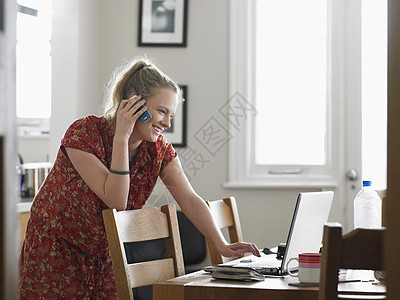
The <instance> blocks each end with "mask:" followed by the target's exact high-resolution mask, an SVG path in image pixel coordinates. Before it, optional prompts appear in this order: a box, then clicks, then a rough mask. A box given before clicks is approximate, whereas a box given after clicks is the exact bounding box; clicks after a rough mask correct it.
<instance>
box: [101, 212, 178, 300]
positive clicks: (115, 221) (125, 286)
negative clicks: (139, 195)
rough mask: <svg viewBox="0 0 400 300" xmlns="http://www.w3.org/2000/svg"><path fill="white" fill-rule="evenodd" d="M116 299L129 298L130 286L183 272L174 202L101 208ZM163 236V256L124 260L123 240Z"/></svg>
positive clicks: (167, 277)
mask: <svg viewBox="0 0 400 300" xmlns="http://www.w3.org/2000/svg"><path fill="white" fill-rule="evenodd" d="M103 219H104V225H105V228H106V234H107V239H108V245H109V249H110V253H111V259H112V264H113V269H114V274H115V281H116V284H117V291H118V298H119V299H133V293H132V288H135V287H140V286H147V285H152V284H154V283H155V282H157V281H163V280H167V279H171V278H173V277H176V276H181V275H184V274H185V271H184V264H183V255H182V248H181V240H180V236H179V227H178V220H177V216H176V208H175V205H164V206H162V207H161V211H160V210H159V209H157V208H155V207H149V208H143V209H138V210H127V211H119V212H118V211H117V210H115V209H107V210H104V211H103ZM161 238H162V239H165V245H166V249H167V251H166V252H167V258H165V259H161V260H152V261H146V262H140V263H133V264H128V263H127V259H126V254H125V248H124V243H131V242H141V241H148V240H155V239H161Z"/></svg>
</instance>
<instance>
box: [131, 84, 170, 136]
mask: <svg viewBox="0 0 400 300" xmlns="http://www.w3.org/2000/svg"><path fill="white" fill-rule="evenodd" d="M144 100H146V106H147V110H148V111H149V112H150V114H151V116H152V118H151V119H149V120H148V121H147V122H146V123H142V122H140V121H137V122H136V124H135V127H134V131H133V137H134V140H135V141H136V142H138V141H142V140H146V141H149V142H156V141H157V139H158V136H159V135H160V134H161V133H162V132H163V131H164V130H165V129H168V128H169V127H171V118H172V117H173V116H174V114H175V111H176V108H177V106H178V96H177V94H176V93H175V92H174V91H173V90H171V89H169V88H160V89H158V90H156V91H155V93H154V95H153V96H152V97H150V98H147V99H144Z"/></svg>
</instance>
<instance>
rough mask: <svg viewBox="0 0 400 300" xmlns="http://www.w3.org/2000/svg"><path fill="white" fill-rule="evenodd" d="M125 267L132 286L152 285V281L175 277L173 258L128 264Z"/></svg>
mask: <svg viewBox="0 0 400 300" xmlns="http://www.w3.org/2000/svg"><path fill="white" fill-rule="evenodd" d="M127 269H128V270H127V272H128V274H129V279H130V282H131V286H132V287H133V288H135V287H140V286H146V285H152V284H154V282H157V281H163V280H168V279H171V278H173V277H175V269H174V260H173V259H172V258H166V259H162V260H156V261H146V262H142V263H135V264H130V265H128V267H127ZM138 274H140V275H138Z"/></svg>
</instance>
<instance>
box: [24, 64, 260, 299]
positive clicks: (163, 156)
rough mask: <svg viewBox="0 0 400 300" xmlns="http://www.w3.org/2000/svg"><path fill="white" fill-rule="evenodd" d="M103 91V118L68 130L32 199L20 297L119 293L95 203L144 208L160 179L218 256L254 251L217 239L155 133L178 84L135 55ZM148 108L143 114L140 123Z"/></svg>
mask: <svg viewBox="0 0 400 300" xmlns="http://www.w3.org/2000/svg"><path fill="white" fill-rule="evenodd" d="M110 90H111V92H110V96H109V97H108V98H109V99H110V100H109V101H108V105H106V112H105V114H104V116H103V117H97V116H87V117H85V118H82V119H79V120H77V121H75V122H74V123H73V124H72V125H71V126H70V128H69V129H68V130H67V132H66V133H65V135H64V137H63V139H62V141H61V147H60V150H59V152H58V155H57V158H56V160H55V163H54V166H53V168H52V170H51V171H50V173H49V175H48V177H47V178H46V180H45V182H44V183H43V185H42V187H41V188H40V190H39V192H38V194H37V195H36V197H35V199H34V201H33V204H32V208H31V215H30V219H29V222H28V226H27V232H26V238H25V241H24V244H23V248H22V252H21V258H20V297H21V299H41V298H45V299H53V298H68V299H72V298H92V299H114V298H117V296H116V287H115V282H114V275H113V270H112V265H111V259H110V255H109V252H108V245H107V239H106V235H105V230H104V224H103V220H102V210H104V209H107V208H116V209H117V210H125V209H139V208H142V207H143V206H144V205H145V203H146V201H147V199H148V198H149V197H150V194H151V192H152V190H153V188H154V186H155V184H156V181H157V177H158V176H160V178H161V179H162V180H163V182H164V184H165V185H166V186H167V187H168V189H169V191H170V192H171V194H172V195H173V197H174V199H175V200H176V201H177V203H178V204H179V206H180V207H181V209H182V210H183V212H184V213H185V214H186V216H188V218H189V219H190V220H191V221H192V222H193V224H194V225H195V226H196V227H197V228H198V229H199V230H200V231H201V232H202V233H203V234H204V235H205V236H206V237H207V238H208V239H210V240H211V241H212V242H213V243H214V244H215V246H216V248H217V249H218V250H219V251H220V253H221V254H222V255H224V256H238V257H241V256H243V253H245V252H251V253H253V254H255V255H258V256H259V255H260V254H259V251H258V249H257V247H256V246H255V245H254V244H250V243H235V244H228V243H227V242H226V241H225V239H224V238H223V236H222V235H221V232H220V230H219V229H217V227H216V225H215V223H214V221H213V219H212V216H211V214H210V212H209V210H208V207H207V206H206V204H205V202H204V201H203V200H202V199H201V198H200V197H199V196H198V195H197V194H196V193H195V191H194V190H193V188H192V187H191V185H190V183H189V182H188V180H187V178H186V176H185V174H184V172H183V170H182V166H181V163H180V161H179V158H178V156H177V153H176V151H175V150H174V148H173V147H172V145H171V144H170V143H168V142H167V141H166V139H165V138H164V137H163V136H162V135H161V133H162V132H163V130H165V129H167V128H169V127H170V126H171V118H172V117H173V116H174V113H175V111H176V108H177V106H178V103H179V101H180V98H181V90H180V89H179V87H178V86H177V85H176V83H174V82H173V81H172V80H171V79H170V78H168V77H167V76H166V75H165V74H163V73H162V72H161V71H160V70H159V69H158V68H157V67H156V66H154V65H153V64H151V63H149V62H146V61H144V60H141V59H137V60H134V61H133V62H132V63H130V64H128V65H127V66H126V67H125V68H124V69H122V70H120V72H119V74H117V75H116V76H114V80H113V84H112V85H111V89H110ZM142 106H143V107H142ZM146 110H148V112H149V113H150V115H151V117H150V119H148V120H147V121H145V123H142V121H140V120H138V118H139V116H141V115H142V114H143V113H144V112H145V111H146Z"/></svg>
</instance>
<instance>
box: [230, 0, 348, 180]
mask: <svg viewBox="0 0 400 300" xmlns="http://www.w3.org/2000/svg"><path fill="white" fill-rule="evenodd" d="M345 5H346V4H345V1H330V3H329V4H328V6H329V15H328V19H329V23H330V26H332V24H333V23H334V22H335V20H336V22H335V26H334V27H333V26H332V30H330V31H331V32H330V33H328V52H329V53H328V57H330V58H331V61H328V72H329V73H328V78H330V81H329V82H328V95H327V101H328V103H327V140H326V143H327V145H326V147H327V164H326V166H325V167H324V168H322V169H321V168H320V169H319V170H318V169H316V168H313V167H309V168H307V169H305V170H302V172H299V173H297V172H296V171H297V169H298V168H302V167H303V166H291V167H290V168H287V166H286V168H287V169H284V168H282V169H281V168H280V167H278V169H279V170H278V172H273V171H272V172H271V170H272V168H271V169H265V168H260V166H256V165H255V160H254V154H253V153H254V150H253V149H252V147H254V144H255V143H254V132H255V130H254V126H255V122H254V118H244V120H242V121H243V122H242V123H241V126H240V130H239V131H238V130H237V128H235V127H234V126H233V125H232V123H233V120H231V121H230V122H229V131H230V133H231V135H232V136H233V138H232V139H230V141H229V152H228V159H229V166H228V167H229V171H228V181H227V182H226V183H225V184H224V187H226V188H280V187H284V188H302V187H304V188H335V187H336V186H337V185H338V181H339V178H338V177H339V175H338V174H339V163H340V161H341V159H342V157H343V155H344V154H343V149H342V147H340V144H342V145H343V142H344V141H343V134H342V135H340V132H341V131H343V128H344V127H343V126H342V125H341V123H343V120H342V121H341V120H340V115H342V116H343V113H344V111H343V108H344V107H345V102H344V101H345V98H346V93H348V91H346V90H345V85H346V82H345V81H346V80H348V79H346V78H345V76H341V75H340V74H345V72H346V67H347V68H348V67H349V65H348V64H347V65H346V51H344V50H343V49H344V46H345V45H346V39H347V40H349V39H351V34H347V35H346V34H343V33H344V32H346V30H348V28H346V26H348V25H346V22H343V16H344V15H343V14H344V12H345V9H344V7H345ZM255 23H256V22H255V1H252V0H230V45H229V47H230V56H229V66H230V72H229V95H230V96H231V97H232V95H237V94H239V95H240V96H241V97H242V98H243V99H244V100H245V101H247V102H248V105H251V106H252V107H255V99H254V95H255V86H254V85H255V84H254V82H255V80H254V74H255V72H254V66H255V63H256V62H255V47H254V42H255V32H256V31H255ZM351 26H353V25H351ZM332 45H334V46H332ZM347 58H348V57H347ZM347 70H348V69H347ZM332 99H334V100H332ZM231 118H233V117H232V116H231ZM342 119H343V118H342ZM334 124H335V126H334ZM342 133H343V132H342ZM272 173H273V174H272ZM277 173H278V174H277Z"/></svg>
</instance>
